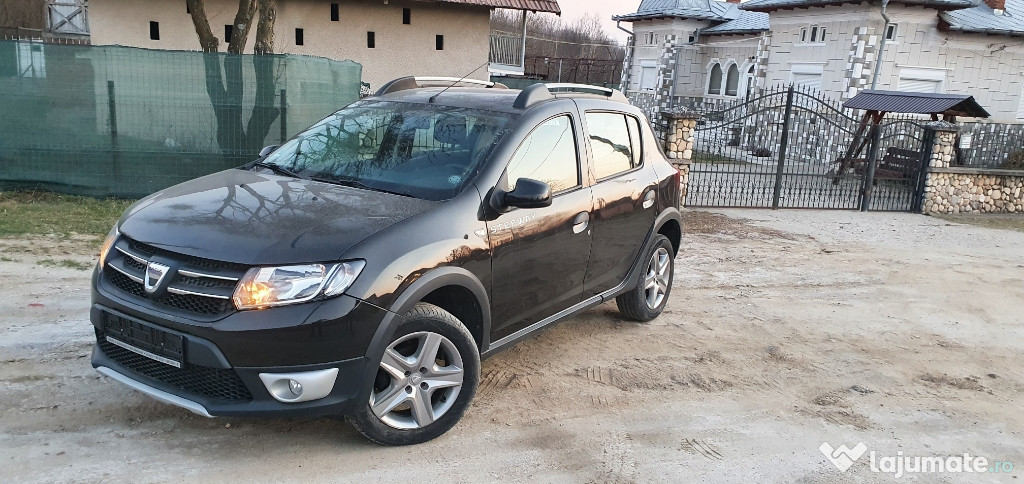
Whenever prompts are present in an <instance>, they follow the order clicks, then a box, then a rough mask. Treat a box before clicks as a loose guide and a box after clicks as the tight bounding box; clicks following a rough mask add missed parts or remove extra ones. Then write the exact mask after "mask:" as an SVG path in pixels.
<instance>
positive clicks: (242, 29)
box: [228, 0, 256, 54]
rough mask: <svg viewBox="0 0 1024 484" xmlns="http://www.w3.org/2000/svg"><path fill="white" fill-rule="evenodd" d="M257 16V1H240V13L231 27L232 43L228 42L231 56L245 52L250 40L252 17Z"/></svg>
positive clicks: (236, 15)
mask: <svg viewBox="0 0 1024 484" xmlns="http://www.w3.org/2000/svg"><path fill="white" fill-rule="evenodd" d="M254 15H256V0H238V12H236V13H235V23H234V24H232V26H231V41H230V42H228V53H229V54H241V53H243V52H245V43H246V42H247V41H248V40H249V28H250V27H252V17H253V16H254Z"/></svg>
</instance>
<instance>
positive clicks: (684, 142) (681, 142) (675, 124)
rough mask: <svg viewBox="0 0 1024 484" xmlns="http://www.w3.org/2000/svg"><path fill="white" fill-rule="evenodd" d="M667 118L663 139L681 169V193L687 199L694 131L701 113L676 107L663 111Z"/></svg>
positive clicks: (682, 197)
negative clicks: (666, 127)
mask: <svg viewBox="0 0 1024 484" xmlns="http://www.w3.org/2000/svg"><path fill="white" fill-rule="evenodd" d="M661 115H662V117H663V118H665V119H666V120H667V124H668V129H667V133H666V135H665V138H664V140H663V143H664V144H663V147H664V149H665V154H666V155H668V158H669V161H670V162H671V163H672V165H673V166H675V167H676V168H677V169H678V170H679V184H680V185H681V186H680V187H679V193H680V198H681V201H682V200H686V187H687V184H688V183H689V181H690V163H691V160H693V132H694V130H695V129H696V128H697V120H698V119H700V115H699V114H697V113H695V112H693V111H688V110H683V109H674V110H666V111H662V113H661Z"/></svg>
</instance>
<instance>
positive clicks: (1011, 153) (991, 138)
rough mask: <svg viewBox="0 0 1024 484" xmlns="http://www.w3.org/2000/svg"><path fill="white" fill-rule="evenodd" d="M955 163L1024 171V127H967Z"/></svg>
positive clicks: (961, 137)
mask: <svg viewBox="0 0 1024 484" xmlns="http://www.w3.org/2000/svg"><path fill="white" fill-rule="evenodd" d="M957 146H958V147H957V150H956V158H955V160H954V163H957V164H960V165H964V166H974V167H984V168H1006V169H1014V170H1024V124H999V123H984V122H982V123H964V124H963V125H962V127H961V129H960V139H959V143H958V144H957Z"/></svg>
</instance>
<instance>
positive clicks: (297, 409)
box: [90, 286, 387, 416]
mask: <svg viewBox="0 0 1024 484" xmlns="http://www.w3.org/2000/svg"><path fill="white" fill-rule="evenodd" d="M93 301H94V304H93V307H92V310H91V311H90V319H91V321H92V323H93V326H94V327H95V331H96V337H97V340H96V341H97V343H96V346H95V348H94V349H93V354H92V366H93V367H94V368H96V369H97V370H98V371H99V372H100V373H102V374H104V375H107V376H109V377H111V378H113V379H115V380H118V381H119V382H121V383H123V384H126V385H128V386H129V387H132V388H134V389H136V390H139V391H141V392H143V393H145V394H147V395H150V396H152V397H154V398H156V399H158V400H161V401H164V402H167V403H171V404H173V405H177V406H179V407H183V408H186V409H188V410H190V411H192V412H195V413H197V414H199V415H203V416H242V415H246V416H259V415H266V416H319V415H330V414H345V413H351V412H352V411H353V405H354V404H355V403H354V402H355V401H356V400H357V395H359V394H361V393H363V392H362V391H363V390H366V385H367V384H368V382H366V378H367V376H366V372H365V370H366V361H365V360H366V358H365V354H366V351H367V348H368V346H369V344H370V337H371V336H372V334H373V332H374V330H376V328H377V327H378V325H379V323H380V321H382V320H383V319H384V316H385V315H386V314H387V312H386V311H384V310H381V309H379V308H376V307H375V306H372V305H370V304H367V303H365V302H362V301H360V300H358V299H355V298H352V297H350V296H346V295H342V296H339V297H337V298H333V299H329V300H325V301H321V302H316V303H307V304H297V305H294V306H285V307H281V308H271V309H267V310H262V311H238V312H234V313H232V314H230V315H228V316H227V317H225V318H223V319H221V320H218V321H212V322H197V321H191V320H189V319H187V318H182V317H178V316H177V315H174V314H166V313H162V312H160V311H158V310H155V309H154V308H148V307H145V306H144V305H141V304H135V303H134V301H131V300H126V299H123V298H120V297H118V296H117V295H114V294H112V293H110V292H107V291H105V290H104V288H103V287H102V286H100V287H99V288H97V287H96V286H94V291H93ZM109 318H119V319H120V320H121V321H132V322H135V323H138V324H139V325H141V326H139V327H136V328H133V329H131V330H130V331H141V332H142V333H146V332H147V329H152V330H154V331H156V332H160V333H166V334H169V335H172V336H173V337H174V339H175V342H176V343H177V346H178V347H177V348H176V350H175V351H172V352H171V353H174V355H164V356H173V357H172V358H170V359H168V358H161V357H160V356H159V355H157V358H153V354H152V353H151V354H150V355H149V356H146V355H144V354H142V353H148V352H147V351H143V352H142V353H140V352H139V351H138V350H139V349H140V347H139V345H135V346H136V347H131V346H132V345H130V344H129V345H127V346H129V347H131V348H126V345H125V344H123V343H124V342H125V341H124V336H125V334H124V332H125V329H124V328H123V327H122V328H121V329H119V330H118V331H114V330H112V329H111V327H110V326H105V324H107V323H105V322H106V321H109ZM122 324H123V323H122ZM105 328H106V330H110V331H109V332H110V334H108V331H106V330H105ZM111 339H114V340H115V341H113V342H112V341H111ZM143 339H146V340H149V341H150V342H151V343H154V342H157V340H156V339H152V337H148V336H145V335H143ZM159 342H164V339H160V341H159ZM117 343H122V344H117ZM141 346H146V345H141ZM150 349H153V348H150ZM154 351H156V352H158V353H159V351H158V350H154ZM172 359H177V360H180V365H179V367H175V366H173V365H174V364H175V363H176V362H174V361H172V362H171V363H170V364H169V363H168V362H167V361H160V360H172ZM332 369H336V370H337V374H336V377H335V378H334V379H333V382H331V383H332V386H331V387H330V390H329V391H327V390H324V392H326V395H325V396H323V397H322V398H316V399H312V400H308V401H302V399H295V400H294V401H290V402H289V401H281V392H278V397H277V398H275V397H274V395H272V394H271V391H269V390H268V389H267V387H268V385H270V384H269V383H268V384H265V383H264V381H263V379H261V378H260V375H261V374H263V375H264V377H266V375H268V374H270V375H273V376H275V377H278V378H280V377H281V376H282V375H287V374H290V373H300V374H302V375H312V374H325V373H332V374H333V372H325V371H323V370H332ZM308 384H309V383H308V381H307V385H308ZM270 386H271V388H274V387H273V386H272V385H270ZM313 390H314V388H312V386H311V387H310V388H308V389H307V391H313ZM364 403H365V402H364Z"/></svg>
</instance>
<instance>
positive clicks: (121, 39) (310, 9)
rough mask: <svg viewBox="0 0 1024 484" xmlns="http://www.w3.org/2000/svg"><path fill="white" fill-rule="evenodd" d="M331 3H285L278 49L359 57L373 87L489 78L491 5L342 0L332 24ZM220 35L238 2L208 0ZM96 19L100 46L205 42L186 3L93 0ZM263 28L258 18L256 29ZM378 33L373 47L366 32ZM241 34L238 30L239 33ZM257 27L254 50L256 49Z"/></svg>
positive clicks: (195, 45) (187, 46)
mask: <svg viewBox="0 0 1024 484" xmlns="http://www.w3.org/2000/svg"><path fill="white" fill-rule="evenodd" d="M331 3H332V2H330V1H324V0H289V1H287V2H279V3H278V12H277V23H276V26H275V32H276V37H275V42H274V50H275V52H278V53H285V54H305V55H315V56H322V57H327V58H330V59H338V60H344V59H351V60H354V61H356V62H358V63H360V64H362V65H363V81H364V82H369V83H370V85H371V86H372V88H374V89H375V88H377V87H380V85H381V84H383V83H385V82H387V81H389V80H391V79H394V78H396V77H401V76H406V75H427V76H429V75H433V76H456V77H462V76H464V75H465V74H466V73H468V72H470V71H472V70H473V69H476V68H478V67H480V66H481V65H483V68H481V69H479V70H477V71H476V73H475V74H474V75H473V76H471V77H472V78H477V79H486V78H487V69H486V65H485V64H486V62H487V59H488V52H489V35H490V25H489V21H490V9H489V8H487V7H476V6H458V7H456V6H451V5H444V4H430V3H423V2H403V1H391V2H387V4H385V3H384V2H377V1H364V0H338V1H337V3H338V4H339V21H338V22H332V21H331V17H330V13H331V10H330V9H331ZM205 4H206V12H207V14H208V16H209V20H210V27H211V29H212V30H213V33H214V35H216V36H217V38H218V39H221V41H222V43H221V49H222V50H226V49H227V43H226V42H223V40H224V26H225V25H228V24H231V22H232V21H233V19H234V15H235V11H236V10H237V7H238V3H237V2H234V1H231V0H207V1H206V2H205ZM403 7H404V8H410V9H411V23H410V24H409V25H404V24H402V8H403ZM89 19H90V22H91V27H92V43H93V44H94V45H125V46H134V47H145V48H150V49H170V50H198V49H199V40H198V37H197V36H196V33H195V29H194V27H193V25H192V19H191V17H190V16H189V14H188V13H186V10H185V2H184V1H180V2H165V1H152V0H91V1H90V2H89ZM150 21H156V22H159V23H160V40H150V36H149V23H150ZM296 28H301V29H303V37H304V43H303V44H304V45H295V29H296ZM252 30H255V22H254V23H253V29H252ZM367 31H372V32H374V33H375V37H376V48H373V49H370V48H367V43H366V37H367V35H366V33H367ZM236 34H237V32H236ZM435 35H443V36H444V50H441V51H438V50H435V42H434V40H435ZM254 38H255V33H252V32H250V36H249V42H248V43H247V45H246V52H250V53H251V52H252V45H253V40H254Z"/></svg>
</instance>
